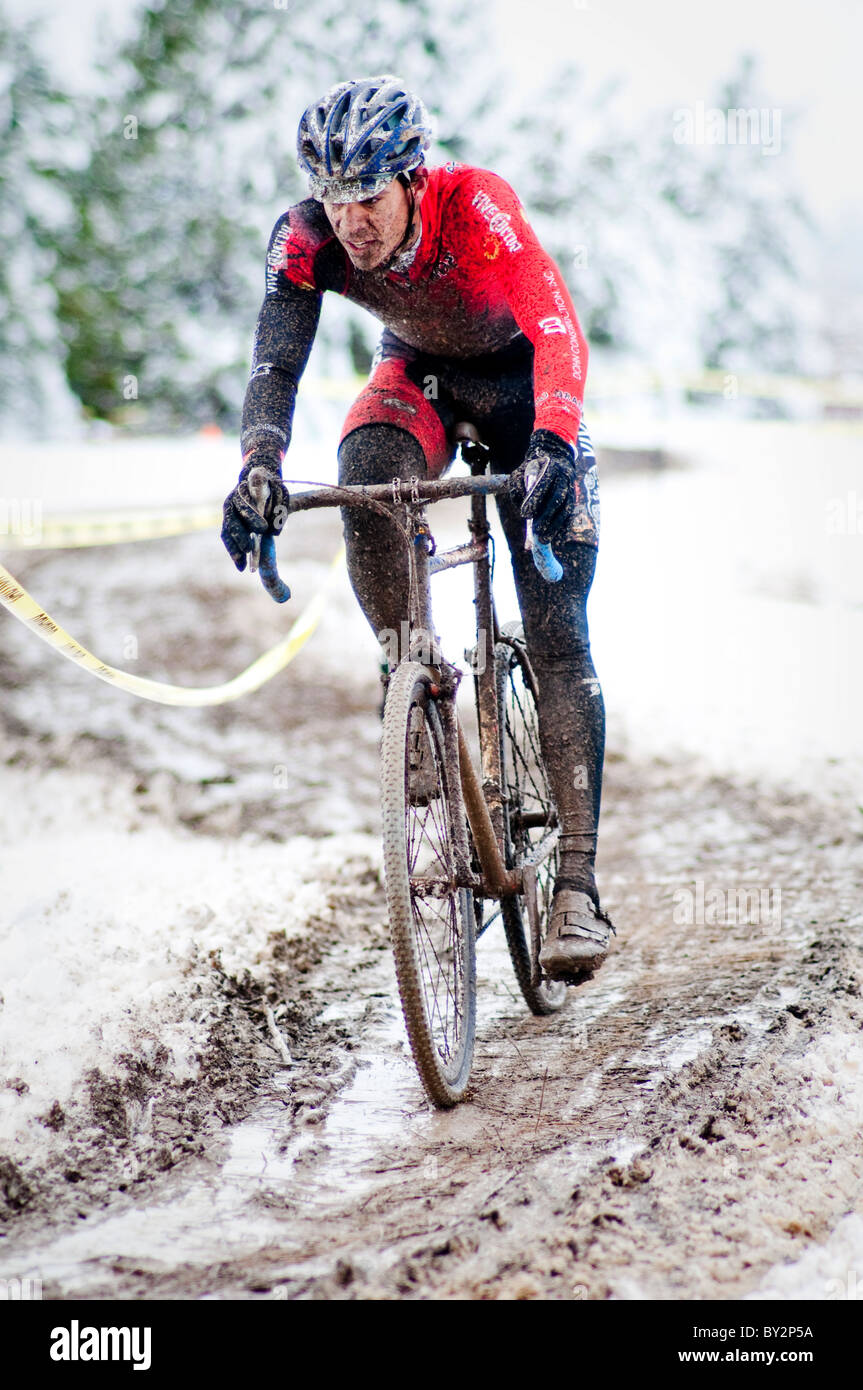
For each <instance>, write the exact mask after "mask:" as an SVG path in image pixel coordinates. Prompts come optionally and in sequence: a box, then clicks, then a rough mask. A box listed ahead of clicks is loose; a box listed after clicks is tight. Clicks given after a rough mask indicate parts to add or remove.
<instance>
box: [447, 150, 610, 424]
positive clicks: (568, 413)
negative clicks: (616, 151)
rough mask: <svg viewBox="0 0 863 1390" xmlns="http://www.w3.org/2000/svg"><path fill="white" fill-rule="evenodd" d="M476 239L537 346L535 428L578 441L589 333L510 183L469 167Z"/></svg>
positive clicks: (468, 199) (470, 217) (469, 211)
mask: <svg viewBox="0 0 863 1390" xmlns="http://www.w3.org/2000/svg"><path fill="white" fill-rule="evenodd" d="M459 200H460V202H461V204H462V208H463V214H462V215H463V218H464V221H465V222H466V223H467V225H468V226H469V227H470V228H471V232H472V239H473V240H474V244H475V245H476V246H477V252H478V253H477V256H476V266H477V269H478V272H479V273H480V274H481V275H487V276H488V277H489V280H490V282H491V284H492V285H493V286H494V287H495V289H496V290H497V292H498V293H499V294H500V295H501V296H502V297H503V298H504V299H505V300H506V302H507V304H508V305H509V308H510V312H511V313H512V316H513V318H514V319H515V321H516V323H517V324H518V326H519V328H520V329H521V331H522V333H524V335H525V337H526V338H529V339H530V341H531V342H532V343H533V346H534V364H533V381H534V401H535V404H536V414H535V425H534V428H535V429H538V430H539V429H547V430H552V431H553V432H554V433H555V434H557V435H559V436H560V437H561V438H562V439H564V440H566V442H567V443H568V444H571V445H572V446H573V448H575V446H576V440H577V437H578V426H579V422H580V420H581V415H582V410H583V406H584V381H585V376H586V374H587V341H586V339H585V337H584V334H583V333H582V331H581V326H580V324H579V322H578V317H577V315H576V312H575V309H574V308H573V304H572V300H571V299H570V297H569V292H568V290H567V288H566V285H565V284H564V282H563V277H562V275H561V273H560V270H559V269H558V267H557V265H556V264H555V262H554V260H553V259H552V258H551V256H550V255H549V254H548V252H547V251H545V250H544V249H543V247H542V246H541V245H540V243H539V241H538V240H537V237H536V233H535V232H534V231H533V228H532V227H531V226H530V223H529V222H528V221H527V218H526V217H525V214H524V209H523V208H522V206H521V204H520V203H519V201H518V198H517V197H516V195H515V193H514V192H513V190H512V189H511V188H510V186H509V184H508V183H506V181H505V180H504V179H502V178H500V177H499V176H498V175H497V174H492V173H490V172H488V171H486V170H480V169H476V170H471V171H470V175H469V177H467V178H466V179H465V180H464V182H463V184H462V187H461V188H460V189H459Z"/></svg>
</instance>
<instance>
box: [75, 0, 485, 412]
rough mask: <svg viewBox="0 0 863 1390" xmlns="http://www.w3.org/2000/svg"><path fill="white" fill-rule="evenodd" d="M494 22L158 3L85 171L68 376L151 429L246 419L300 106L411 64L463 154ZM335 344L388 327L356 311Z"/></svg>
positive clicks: (334, 9) (330, 321)
mask: <svg viewBox="0 0 863 1390" xmlns="http://www.w3.org/2000/svg"><path fill="white" fill-rule="evenodd" d="M480 23H481V16H479V15H478V14H477V12H475V11H473V10H472V9H471V7H470V6H469V5H465V4H463V3H462V0H449V2H448V3H442V2H441V0H381V3H378V4H377V5H376V6H375V7H374V10H373V11H371V12H370V11H367V10H365V9H364V8H363V7H354V6H352V5H348V4H346V3H345V0H316V3H315V4H313V5H311V4H299V3H291V0H286V4H285V5H284V6H279V5H272V6H270V7H269V8H262V7H261V6H260V5H255V4H254V3H250V0H227V3H226V0H171V3H170V4H166V5H163V6H156V5H150V6H147V7H145V8H144V9H142V10H141V12H140V24H139V26H138V30H137V32H136V34H135V36H134V37H133V39H132V40H131V41H130V42H128V43H126V44H125V45H124V47H123V49H122V51H121V53H120V54H119V57H117V56H114V57H112V58H111V59H110V60H109V61H107V62H106V64H105V91H104V92H103V94H102V95H101V96H100V97H99V99H98V101H96V102H95V103H94V106H93V109H92V112H91V121H92V125H93V132H94V134H93V153H92V157H91V159H90V160H89V163H88V165H87V167H86V168H85V169H83V170H81V171H80V172H79V173H77V174H73V175H71V176H70V180H69V188H70V190H71V193H72V197H73V201H74V205H75V209H76V222H75V225H74V227H72V228H71V229H70V231H69V234H68V235H67V237H66V239H65V242H64V245H63V256H62V268H61V270H60V271H59V272H58V276H57V287H58V292H59V297H60V317H61V323H62V329H63V333H64V337H65V340H66V343H67V349H68V358H67V362H68V374H69V380H70V383H71V385H72V387H73V389H74V390H75V391H76V392H77V394H78V395H79V396H80V397H81V399H82V400H83V401H84V403H85V405H86V406H87V408H88V409H89V410H90V411H91V412H93V413H94V414H96V415H100V416H107V417H108V418H112V419H115V420H126V421H127V422H128V423H135V422H138V421H140V422H141V423H143V424H145V425H146V426H147V427H150V428H152V427H166V426H176V425H180V424H184V423H191V422H195V421H198V422H200V421H203V420H218V421H220V422H222V423H225V424H228V425H229V426H231V427H233V426H235V425H236V419H237V413H238V409H239V405H240V401H241V398H242V391H243V386H244V381H245V374H246V370H247V365H248V357H249V347H250V340H251V331H252V326H253V323H254V318H255V314H256V311H257V303H258V301H259V299H260V296H261V293H262V291H263V251H264V247H265V245H266V238H267V236H268V234H269V230H270V227H271V226H272V224H273V222H274V221H275V219H276V217H277V216H278V214H279V213H280V212H282V211H283V210H284V209H285V207H287V206H289V204H290V203H291V202H294V201H296V200H298V199H299V198H302V197H304V196H305V185H304V182H303V181H302V180H301V178H300V176H299V172H298V170H297V167H296V161H295V140H296V127H297V122H298V119H299V116H300V113H301V112H302V110H303V109H304V107H305V106H306V105H307V104H308V102H309V101H310V100H313V99H314V98H315V97H317V96H319V95H320V94H321V93H322V92H323V91H324V90H325V89H326V88H327V87H329V86H330V85H332V83H334V82H336V81H340V80H343V79H344V78H345V76H346V75H356V74H361V73H363V72H368V73H374V72H386V71H395V72H396V73H398V74H399V75H401V76H402V77H403V78H404V80H405V81H406V82H408V83H409V85H411V86H413V87H414V88H416V89H417V90H419V91H421V92H423V94H424V96H425V97H426V99H427V100H428V102H429V104H430V106H431V107H432V108H433V109H436V110H440V111H443V112H445V115H444V118H443V121H442V124H443V126H444V127H445V129H446V131H447V132H449V138H448V140H447V141H446V143H445V146H444V148H445V149H446V151H447V153H448V154H449V155H450V156H452V155H453V154H455V155H458V154H459V153H460V151H461V146H462V143H463V142H462V140H461V137H460V136H459V134H458V132H459V130H460V128H462V125H463V124H467V116H468V114H469V112H470V110H471V108H472V107H474V106H476V105H477V104H481V103H483V101H487V100H488V99H489V94H488V90H487V89H486V88H485V87H484V86H483V85H482V83H479V82H476V81H474V82H472V83H464V82H463V81H461V80H460V79H459V80H457V79H456V76H455V75H456V74H460V73H463V72H464V71H465V70H466V66H465V65H466V61H467V55H468V54H469V53H470V52H475V50H476V47H477V30H478V27H479V25H480ZM476 68H477V62H476V60H475V61H474V63H473V70H474V71H475V70H476ZM489 86H490V83H489ZM345 319H347V332H346V331H345V323H344V320H345ZM335 322H338V323H339V324H340V328H339V331H338V335H337V337H338V348H337V349H336V348H335V337H336V335H334V334H333V332H332V331H331V328H332V327H333V325H334V323H335ZM321 340H322V341H321V351H322V353H323V354H324V355H326V353H327V349H328V348H329V349H330V355H332V354H333V353H334V352H335V353H337V355H338V360H339V361H340V363H341V364H342V365H343V367H344V365H346V363H347V360H348V358H347V356H346V344H347V345H348V346H349V347H350V349H351V352H352V360H353V361H355V362H358V363H359V362H362V361H363V360H364V359H366V358H367V355H368V351H369V349H370V347H371V346H372V344H373V342H374V332H373V329H370V327H369V326H368V325H367V323H366V321H365V320H364V319H363V320H361V319H360V318H359V317H358V316H357V315H356V311H353V316H352V311H351V310H347V311H343V312H342V314H341V315H338V314H336V315H335V316H332V315H328V316H326V317H325V321H324V324H323V327H322V332H321Z"/></svg>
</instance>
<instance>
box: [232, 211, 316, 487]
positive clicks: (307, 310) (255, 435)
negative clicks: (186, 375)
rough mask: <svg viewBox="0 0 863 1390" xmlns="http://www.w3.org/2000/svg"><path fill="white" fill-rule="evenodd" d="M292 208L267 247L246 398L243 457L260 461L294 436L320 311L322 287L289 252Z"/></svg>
mask: <svg viewBox="0 0 863 1390" xmlns="http://www.w3.org/2000/svg"><path fill="white" fill-rule="evenodd" d="M292 213H296V209H291V211H290V212H286V213H285V214H284V216H282V217H280V218H279V220H278V222H277V223H276V225H275V227H274V228H273V234H272V236H271V237H270V244H269V248H268V250H267V291H266V294H265V296H264V302H263V304H262V305H261V311H260V313H259V314H258V322H257V325H256V328H255V342H254V350H253V354H252V371H251V376H250V377H249V384H248V386H247V387H246V395H245V399H244V401H243V424H242V434H241V441H240V442H241V448H242V452H243V459H244V461H246V460H248V458H249V457H250V456H251V455H252V454H254V458H255V462H256V463H258V462H261V463H263V462H271V463H273V464H275V465H279V464H280V463H281V461H282V458H283V456H284V454H285V451H286V449H287V447H288V444H289V443H290V439H291V424H292V421H293V415H294V402H295V400H296V395H297V385H298V383H299V380H300V377H301V376H302V374H303V371H304V369H305V366H306V363H307V361H308V358H309V353H310V352H311V348H312V343H313V342H314V338H315V333H316V331H317V327H318V319H319V317H320V312H321V298H322V295H321V291H320V290H319V289H317V288H316V287H315V284H314V281H313V280H312V279H310V278H309V277H308V275H306V274H305V272H304V270H303V268H302V267H299V266H297V264H296V261H295V260H294V261H291V260H289V259H288V258H287V256H286V254H285V252H286V247H287V245H288V244H290V242H291V240H292V237H293V234H294V231H295V229H294V228H292V226H291V215H292ZM304 275H305V278H303V277H304Z"/></svg>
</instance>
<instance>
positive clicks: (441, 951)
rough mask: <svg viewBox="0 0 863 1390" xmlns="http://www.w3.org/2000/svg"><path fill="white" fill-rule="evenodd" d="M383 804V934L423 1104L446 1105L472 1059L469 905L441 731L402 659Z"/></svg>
mask: <svg viewBox="0 0 863 1390" xmlns="http://www.w3.org/2000/svg"><path fill="white" fill-rule="evenodd" d="M412 787H413V791H412ZM381 798H382V812H383V816H382V819H383V851H384V873H385V877H386V892H387V905H388V908H389V919H390V932H391V935H392V943H393V952H394V955H395V966H396V978H397V980H398V987H399V994H400V996H401V1002H402V1009H403V1011H404V1017H405V1024H406V1025H407V1032H408V1038H409V1041H410V1045H411V1051H412V1052H413V1056H414V1061H415V1062H416V1066H417V1070H418V1071H419V1074H420V1077H421V1079H422V1083H423V1086H424V1087H425V1090H426V1093H427V1094H428V1096H429V1098H430V1100H432V1101H433V1102H434V1103H435V1105H439V1106H451V1105H455V1104H456V1102H457V1101H459V1100H460V1099H461V1097H462V1096H463V1095H464V1091H465V1088H466V1086H467V1082H468V1077H469V1075H470V1067H471V1061H472V1060H473V1048H474V1036H475V1031H476V951H475V935H474V931H475V924H474V904H473V898H472V894H471V893H470V892H469V891H468V890H467V889H463V888H458V887H455V886H453V884H454V878H455V868H454V858H453V850H452V842H451V829H450V827H451V820H450V817H451V802H450V796H449V788H448V785H447V771H446V766H445V762H444V739H443V731H442V729H441V723H440V717H439V715H438V711H437V708H436V706H435V702H434V700H433V699H432V697H431V696H430V694H429V689H428V676H427V673H426V670H425V668H424V667H423V666H421V665H419V664H418V663H417V662H403V663H402V664H401V665H400V666H399V667H398V668H397V670H396V671H395V673H394V675H393V676H392V678H391V680H390V686H389V691H388V693H387V702H386V709H385V711H384V729H383V739H382V743H381Z"/></svg>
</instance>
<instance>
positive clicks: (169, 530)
mask: <svg viewBox="0 0 863 1390" xmlns="http://www.w3.org/2000/svg"><path fill="white" fill-rule="evenodd" d="M221 524H222V509H221V507H218V508H216V507H185V508H179V509H177V510H176V511H170V512H164V511H162V512H157V511H143V510H136V511H120V512H92V513H86V512H81V513H79V514H76V515H71V516H66V517H56V518H52V519H49V520H46V521H42V520H41V518H36V517H28V519H27V525H26V526H24V525H20V526H18V527H17V528H16V529H15V530H14V531H13V532H11V533H9V534H5V535H0V546H2V548H3V549H4V550H59V549H64V550H66V549H72V548H74V547H77V546H91V545H120V544H124V543H126V542H127V541H151V540H160V539H161V538H162V537H163V536H183V535H185V534H186V533H187V532H189V531H206V530H213V529H216V530H217V529H218V528H219V527H220V526H221Z"/></svg>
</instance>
